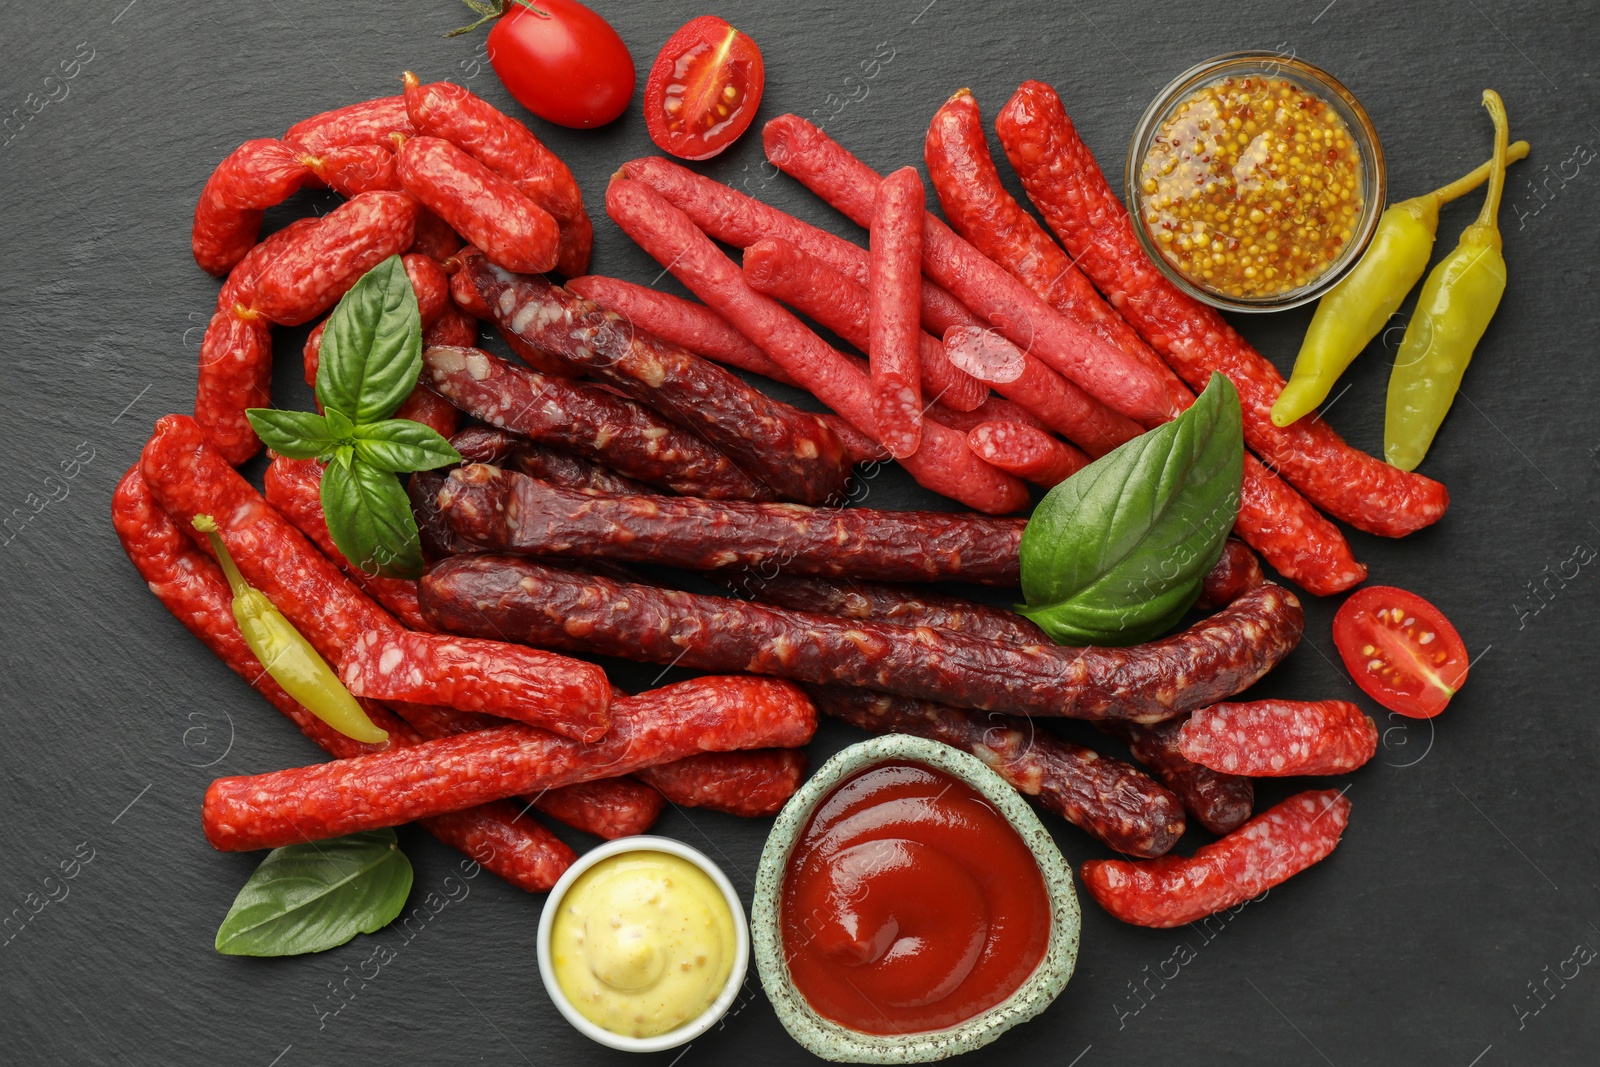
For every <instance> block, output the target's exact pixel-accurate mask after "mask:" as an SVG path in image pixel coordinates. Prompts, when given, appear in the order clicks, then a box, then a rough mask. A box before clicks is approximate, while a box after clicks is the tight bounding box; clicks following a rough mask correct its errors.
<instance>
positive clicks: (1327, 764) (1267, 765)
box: [1178, 700, 1378, 778]
mask: <svg viewBox="0 0 1600 1067" xmlns="http://www.w3.org/2000/svg"><path fill="white" fill-rule="evenodd" d="M1178 751H1179V752H1181V753H1182V754H1183V758H1184V759H1187V760H1189V761H1190V762H1192V763H1197V764H1199V765H1200V766H1202V767H1210V768H1212V769H1213V770H1218V771H1222V772H1224V773H1226V774H1243V775H1249V776H1250V777H1252V778H1281V777H1284V776H1286V775H1295V774H1344V773H1346V772H1348V771H1353V770H1355V769H1356V768H1357V767H1360V766H1361V765H1362V764H1364V763H1366V762H1367V761H1368V760H1370V759H1371V758H1372V757H1373V754H1374V753H1376V752H1377V751H1378V728H1377V727H1376V726H1375V725H1373V722H1372V720H1371V719H1370V718H1368V717H1367V713H1366V712H1364V711H1362V710H1361V709H1360V708H1358V707H1356V706H1355V705H1354V704H1352V703H1350V702H1349V701H1347V700H1315V701H1310V700H1252V701H1247V702H1245V703H1242V704H1213V705H1212V706H1211V707H1209V708H1201V709H1200V710H1199V711H1197V712H1195V713H1194V714H1193V715H1191V716H1190V717H1189V721H1188V722H1186V723H1184V724H1183V727H1182V729H1180V730H1179V731H1178Z"/></svg>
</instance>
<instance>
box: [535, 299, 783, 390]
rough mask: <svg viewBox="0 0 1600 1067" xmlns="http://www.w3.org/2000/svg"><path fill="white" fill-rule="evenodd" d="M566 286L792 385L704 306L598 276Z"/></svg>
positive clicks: (705, 352)
mask: <svg viewBox="0 0 1600 1067" xmlns="http://www.w3.org/2000/svg"><path fill="white" fill-rule="evenodd" d="M566 288H567V289H568V291H570V292H574V293H577V294H578V295H579V296H581V297H583V298H584V299H585V300H593V301H594V302H595V303H596V304H599V305H600V306H601V307H603V308H605V309H607V310H608V311H615V312H616V313H617V314H619V315H621V316H622V317H623V318H625V319H627V320H628V321H629V322H631V323H633V324H634V325H635V326H637V327H639V328H640V329H641V330H645V331H647V332H649V333H653V334H655V335H656V336H657V337H659V338H661V339H662V340H663V341H671V342H672V343H673V344H675V345H681V346H683V347H684V348H687V349H688V350H689V351H691V352H694V353H695V354H697V355H700V356H703V357H705V358H706V359H711V360H715V361H716V362H718V363H723V364H726V365H727V366H730V367H737V368H739V369H740V370H744V371H749V372H750V373H751V374H760V375H762V376H764V377H767V378H771V379H772V380H773V381H775V382H782V383H783V384H785V385H793V384H794V381H793V380H792V379H791V378H790V377H789V376H788V375H787V374H785V373H784V372H783V368H782V367H780V366H778V365H777V364H776V363H774V362H773V361H772V360H771V359H770V358H769V357H768V356H767V354H766V353H765V352H763V351H761V349H760V348H759V347H758V346H756V345H755V344H753V343H751V342H750V340H749V339H747V338H746V337H745V335H744V334H742V333H740V332H739V331H738V330H736V329H734V328H733V327H732V326H731V325H729V324H728V320H726V319H724V318H723V317H722V316H721V315H718V314H717V313H716V312H715V311H712V310H711V309H710V308H708V307H706V306H705V305H704V304H697V303H695V302H694V301H692V300H685V299H683V297H681V296H673V295H672V294H671V293H663V292H661V291H660V290H659V289H647V288H645V287H644V286H642V285H635V284H634V283H633V282H625V281H623V280H622V279H620V278H603V277H601V276H599V275H597V274H588V275H585V276H583V277H582V278H574V279H572V280H571V281H569V282H567V285H566Z"/></svg>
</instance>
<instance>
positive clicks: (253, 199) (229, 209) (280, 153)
mask: <svg viewBox="0 0 1600 1067" xmlns="http://www.w3.org/2000/svg"><path fill="white" fill-rule="evenodd" d="M301 156H302V153H301V152H300V150H299V149H298V148H296V147H295V146H294V145H289V144H285V143H283V142H282V141H276V140H273V139H271V138H267V137H261V138H257V139H255V140H252V141H246V142H245V143H244V144H242V145H240V146H239V147H238V148H235V149H234V150H233V151H232V152H230V153H228V155H227V157H226V158H224V159H223V161H222V162H221V163H218V164H217V168H216V170H213V171H212V172H211V176H210V177H209V178H207V179H206V184H205V188H203V189H201V190H200V199H199V201H198V202H197V203H196V204H195V207H194V228H193V230H192V231H191V232H190V237H189V243H190V246H191V247H192V248H193V250H194V260H195V262H196V263H198V264H200V269H201V270H204V271H205V272H206V273H208V274H215V275H217V276H218V277H221V276H222V275H224V274H227V273H228V271H229V270H231V269H232V268H233V266H234V265H235V264H236V263H238V262H239V261H240V260H241V259H243V258H244V256H245V253H247V252H249V251H250V249H251V248H253V247H254V246H255V244H256V238H257V237H258V236H259V235H260V233H261V219H262V216H263V213H264V212H265V209H267V208H269V207H273V206H275V205H277V204H281V203H283V202H284V201H285V200H287V199H288V198H289V197H290V196H291V195H293V194H294V193H295V192H296V191H298V190H299V188H300V186H301V185H302V184H304V182H305V180H306V176H307V175H308V174H310V171H309V170H308V169H307V168H306V165H305V163H304V162H303V161H302V159H301Z"/></svg>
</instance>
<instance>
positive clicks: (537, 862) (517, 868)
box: [111, 467, 576, 893]
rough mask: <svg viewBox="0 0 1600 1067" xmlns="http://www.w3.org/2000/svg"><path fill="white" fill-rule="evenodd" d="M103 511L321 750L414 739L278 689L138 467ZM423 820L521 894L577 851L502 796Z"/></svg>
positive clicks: (227, 655) (204, 563)
mask: <svg viewBox="0 0 1600 1067" xmlns="http://www.w3.org/2000/svg"><path fill="white" fill-rule="evenodd" d="M111 515H112V521H113V524H114V525H115V527H116V530H117V537H118V538H119V539H120V540H121V541H122V546H123V549H124V551H126V552H127V554H128V558H129V559H130V560H132V561H133V565H134V566H135V567H136V568H137V569H138V571H139V575H140V577H142V578H143V579H144V580H145V582H146V583H147V584H148V585H149V586H150V591H151V592H153V593H155V595H156V597H157V598H158V599H159V600H160V601H161V603H162V604H163V605H164V606H165V607H166V608H167V610H168V611H170V612H172V614H173V616H174V617H175V618H176V619H177V620H178V621H179V622H181V623H183V625H184V626H185V627H187V628H188V630H189V632H190V633H192V634H194V635H195V636H196V637H198V638H200V640H201V641H203V642H204V643H205V645H206V647H208V648H209V649H211V651H212V652H214V653H216V655H217V658H218V659H220V660H222V661H223V662H224V663H226V664H227V665H228V666H229V668H231V669H232V670H233V671H234V673H235V674H238V675H239V676H240V677H241V678H243V679H244V680H245V681H247V682H249V683H250V685H251V686H252V687H253V688H254V689H255V690H256V691H257V692H259V693H260V694H261V695H262V696H264V697H266V698H267V700H268V701H269V702H271V704H272V705H273V706H274V707H276V708H277V709H278V710H279V711H281V712H282V713H283V714H284V717H285V718H287V719H289V721H290V722H292V723H294V724H295V726H296V727H298V728H299V730H300V732H301V733H303V734H305V735H306V736H307V737H308V738H310V739H311V740H312V741H314V742H315V743H316V744H317V745H318V746H319V747H321V748H322V749H323V751H325V752H327V753H328V754H329V755H331V756H334V757H335V758H338V759H346V758H350V757H353V756H360V755H365V754H367V753H370V752H375V751H381V750H382V749H383V748H385V747H394V746H401V745H410V744H416V743H419V742H420V741H421V738H419V737H418V736H417V735H416V733H415V732H414V731H412V729H411V728H410V727H409V726H408V725H406V724H405V723H404V722H402V721H400V720H398V719H396V718H395V717H394V716H393V715H391V714H389V713H388V712H387V711H385V710H384V709H382V708H380V707H377V706H368V708H367V714H368V715H369V716H370V717H371V718H372V721H373V722H374V723H376V724H377V725H378V726H379V727H381V728H382V729H384V730H387V731H388V733H389V740H388V741H387V742H385V744H384V745H383V746H374V745H367V744H363V743H361V742H359V741H355V740H353V739H351V738H349V737H346V736H345V735H344V734H341V733H339V732H338V731H337V730H335V729H333V728H332V727H330V726H328V725H327V724H326V723H324V722H323V721H322V720H321V719H318V718H317V717H316V716H314V715H312V714H311V712H309V711H307V710H306V709H305V708H304V707H302V706H301V705H300V704H299V703H297V702H296V701H295V700H294V698H293V697H291V696H289V694H288V693H286V692H284V691H283V688H282V687H281V686H279V685H278V683H277V682H276V681H274V680H273V678H272V676H271V675H270V674H268V673H267V672H266V671H265V670H263V669H262V667H261V663H260V661H259V660H258V659H256V657H255V654H254V653H253V652H251V651H250V648H249V646H248V645H246V644H245V641H244V637H243V636H242V635H241V634H240V633H239V627H238V624H237V623H235V622H234V619H233V612H232V608H231V605H232V602H233V594H232V592H231V590H229V588H228V583H227V580H226V579H225V578H224V577H223V576H222V569H221V568H220V567H218V566H217V565H216V563H214V562H213V561H212V560H211V559H210V557H208V556H206V555H205V554H204V553H202V552H201V551H200V550H199V549H198V548H196V547H195V546H194V544H193V542H191V541H190V540H189V539H188V538H187V537H186V536H185V535H184V533H183V531H181V530H179V529H178V526H177V524H176V523H175V522H173V521H172V518H171V517H170V516H168V515H167V514H166V513H165V512H164V511H162V510H161V509H160V507H159V506H158V505H157V504H156V502H155V500H154V498H153V497H152V495H151V493H150V490H149V487H148V486H147V485H146V484H145V482H144V479H143V477H142V476H141V475H140V474H139V472H138V468H137V467H135V468H134V469H132V470H130V471H129V472H128V473H127V474H126V475H125V476H124V477H123V479H122V481H121V483H120V484H118V486H117V489H116V492H115V493H113V495H112V504H111ZM422 825H423V826H424V827H425V828H426V829H427V830H428V832H429V833H431V834H433V835H434V836H435V837H437V838H438V839H439V840H440V841H443V842H444V843H445V844H447V845H451V846H453V847H455V848H458V849H460V850H461V851H462V852H464V853H466V854H467V855H468V856H471V857H472V858H473V859H475V860H476V861H477V862H479V863H481V864H483V866H485V867H487V868H489V870H491V871H493V872H495V873H496V874H497V875H499V876H500V877H502V878H504V879H505V880H506V881H508V882H510V883H511V884H513V885H515V886H519V887H520V888H522V889H526V890H528V891H529V892H535V893H538V892H544V891H545V890H547V889H549V888H550V887H551V886H553V885H554V884H555V882H556V879H558V878H559V877H561V874H562V872H564V871H565V870H566V869H567V868H568V867H569V866H571V865H572V861H573V860H574V859H575V858H576V857H575V856H574V854H573V851H572V849H570V848H568V847H567V846H566V845H565V844H564V843H563V842H562V841H561V840H560V839H558V838H557V837H556V836H555V835H554V834H552V833H550V831H549V830H546V829H545V828H544V827H543V826H540V825H539V824H538V823H537V822H535V821H533V820H532V819H527V818H522V817H521V815H520V812H519V810H518V809H517V807H516V806H515V805H512V804H509V803H506V802H503V801H499V802H495V803H493V804H486V805H480V806H479V807H476V808H472V809H469V810H466V811H460V812H454V813H451V814H449V815H442V816H438V817H436V818H432V819H425V820H423V821H422Z"/></svg>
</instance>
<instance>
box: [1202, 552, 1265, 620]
mask: <svg viewBox="0 0 1600 1067" xmlns="http://www.w3.org/2000/svg"><path fill="white" fill-rule="evenodd" d="M1266 581H1267V576H1266V575H1265V574H1263V573H1262V572H1261V561H1260V560H1258V559H1256V554H1255V553H1254V552H1252V551H1250V546H1249V545H1247V544H1245V543H1244V542H1243V541H1241V540H1239V539H1238V538H1237V537H1230V538H1228V539H1227V541H1225V542H1223V545H1222V555H1221V556H1220V557H1218V559H1217V563H1216V566H1214V567H1212V568H1211V570H1210V572H1208V573H1207V574H1206V581H1205V585H1204V586H1202V587H1201V589H1200V599H1199V600H1196V601H1195V602H1194V606H1195V609H1196V610H1197V611H1215V610H1217V609H1218V608H1225V607H1227V606H1228V605H1229V604H1232V603H1233V602H1234V601H1235V600H1238V599H1239V598H1240V597H1241V596H1243V595H1244V594H1246V593H1248V592H1249V591H1250V590H1252V589H1255V588H1256V587H1258V586H1261V585H1265V584H1266Z"/></svg>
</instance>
